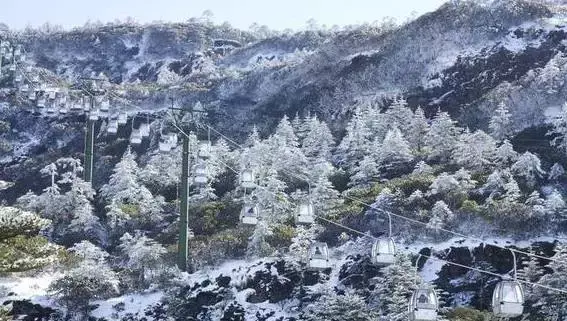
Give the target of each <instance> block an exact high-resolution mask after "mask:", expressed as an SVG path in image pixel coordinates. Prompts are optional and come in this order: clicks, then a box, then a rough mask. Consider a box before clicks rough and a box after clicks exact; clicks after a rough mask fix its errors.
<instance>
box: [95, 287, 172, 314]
mask: <svg viewBox="0 0 567 321" xmlns="http://www.w3.org/2000/svg"><path fill="white" fill-rule="evenodd" d="M162 297H163V292H161V291H159V292H153V293H139V294H138V293H135V294H127V295H123V296H119V297H115V298H111V299H108V300H104V301H94V302H93V304H98V305H99V306H98V308H96V309H95V310H94V311H92V313H91V315H92V316H94V317H95V318H106V319H108V320H116V319H120V318H122V317H123V316H125V315H126V314H129V313H132V314H136V313H140V314H143V312H144V310H145V309H146V308H147V307H149V306H151V305H154V304H156V303H158V302H159V301H160V300H161V298H162ZM117 304H124V306H123V307H121V308H120V309H116V308H113V307H114V306H116V305H117ZM118 310H120V311H118ZM146 318H147V320H153V318H151V317H146Z"/></svg>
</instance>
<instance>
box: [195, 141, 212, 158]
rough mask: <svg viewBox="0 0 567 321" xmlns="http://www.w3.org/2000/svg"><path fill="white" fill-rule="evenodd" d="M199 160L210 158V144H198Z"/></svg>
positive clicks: (207, 142)
mask: <svg viewBox="0 0 567 321" xmlns="http://www.w3.org/2000/svg"><path fill="white" fill-rule="evenodd" d="M198 155H199V158H201V159H209V158H211V142H210V141H206V142H202V143H201V144H199V154H198Z"/></svg>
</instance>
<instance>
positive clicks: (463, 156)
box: [452, 130, 496, 172]
mask: <svg viewBox="0 0 567 321" xmlns="http://www.w3.org/2000/svg"><path fill="white" fill-rule="evenodd" d="M495 155H496V142H495V141H494V139H493V138H492V137H490V136H489V135H488V134H486V133H485V132H483V131H482V130H477V131H475V132H474V133H469V132H468V130H466V131H465V132H464V133H462V134H461V135H460V137H459V141H458V142H457V144H456V145H455V149H454V150H453V152H452V159H453V162H455V163H456V164H457V165H460V166H463V167H465V168H466V169H469V170H472V171H475V172H476V171H482V170H485V169H488V168H490V167H491V166H492V160H493V159H494V157H495Z"/></svg>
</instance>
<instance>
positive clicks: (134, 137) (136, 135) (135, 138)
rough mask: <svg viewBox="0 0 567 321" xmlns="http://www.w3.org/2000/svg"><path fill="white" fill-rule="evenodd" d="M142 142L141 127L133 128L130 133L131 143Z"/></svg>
mask: <svg viewBox="0 0 567 321" xmlns="http://www.w3.org/2000/svg"><path fill="white" fill-rule="evenodd" d="M141 143H142V135H140V130H139V129H133V130H132V134H131V135H130V144H132V145H140V144H141Z"/></svg>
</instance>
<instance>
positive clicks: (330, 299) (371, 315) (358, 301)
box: [300, 291, 379, 321]
mask: <svg viewBox="0 0 567 321" xmlns="http://www.w3.org/2000/svg"><path fill="white" fill-rule="evenodd" d="M300 317H301V320H305V321H345V320H349V321H374V320H378V318H379V315H378V313H376V312H375V311H372V310H371V309H369V308H368V307H367V305H366V302H364V298H363V297H361V296H358V295H356V294H351V293H346V294H344V295H338V294H336V293H335V292H332V291H331V292H330V293H326V294H324V295H322V296H321V297H320V298H319V299H318V300H317V301H315V302H313V303H311V304H309V305H308V306H307V307H306V308H305V309H304V311H302V313H301V315H300Z"/></svg>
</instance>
